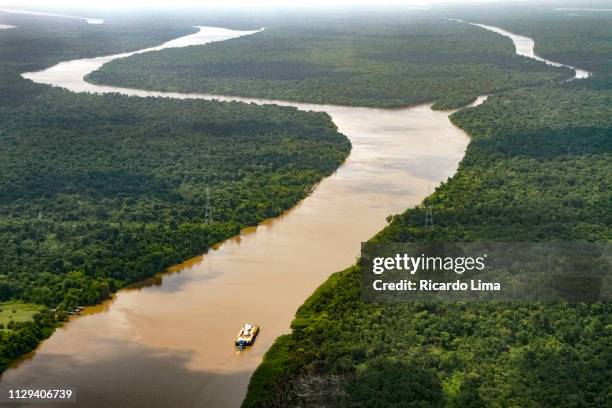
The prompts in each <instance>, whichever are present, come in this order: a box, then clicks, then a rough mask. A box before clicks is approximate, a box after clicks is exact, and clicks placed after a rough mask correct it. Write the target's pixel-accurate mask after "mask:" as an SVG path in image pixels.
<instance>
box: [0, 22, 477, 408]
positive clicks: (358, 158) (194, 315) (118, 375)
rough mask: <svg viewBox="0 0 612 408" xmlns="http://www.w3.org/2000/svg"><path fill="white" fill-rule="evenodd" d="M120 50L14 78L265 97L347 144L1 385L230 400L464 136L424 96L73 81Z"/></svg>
mask: <svg viewBox="0 0 612 408" xmlns="http://www.w3.org/2000/svg"><path fill="white" fill-rule="evenodd" d="M252 34H256V31H249V32H244V31H243V32H238V31H231V30H226V29H219V28H211V27H200V31H199V32H198V33H196V34H192V35H189V36H185V37H182V38H179V39H176V40H173V41H170V42H168V43H166V44H163V45H162V46H159V47H154V48H152V49H148V50H155V49H162V48H168V47H180V46H185V45H195V44H205V43H207V42H211V41H222V40H226V39H230V38H234V37H238V36H241V35H252ZM148 50H143V51H140V52H144V51H148ZM129 55H131V53H126V54H119V55H114V56H108V57H100V58H90V59H81V60H74V61H67V62H62V63H60V64H58V65H56V66H53V67H51V68H49V69H47V70H44V71H41V72H36V73H27V74H24V77H26V78H30V79H32V80H34V81H35V82H39V83H45V84H50V85H54V86H61V87H64V88H67V89H69V90H72V91H75V92H95V93H104V92H120V93H123V94H126V95H137V96H169V97H175V98H199V99H207V100H210V99H217V100H238V101H245V102H254V103H258V104H264V103H278V104H281V105H287V106H294V107H297V108H298V109H302V110H316V111H325V112H327V113H329V115H330V116H331V118H332V119H333V121H334V123H335V124H336V125H337V126H338V128H339V131H340V132H342V133H343V134H345V135H346V136H347V137H348V138H349V139H350V141H351V143H352V145H353V150H352V152H351V154H350V156H349V158H348V159H347V161H346V162H345V163H344V164H343V165H342V166H341V167H340V168H339V169H338V170H337V171H336V172H335V173H334V174H333V175H332V176H330V177H328V178H326V179H324V180H323V181H322V182H321V183H320V184H319V185H318V186H317V188H316V189H315V190H314V192H313V193H312V194H311V195H310V196H308V197H307V198H306V199H304V200H303V201H301V202H300V203H299V204H298V205H296V206H295V207H294V208H292V209H291V210H288V211H286V212H285V213H284V214H283V215H281V216H280V217H277V218H275V219H271V220H268V221H266V222H264V223H262V224H261V225H259V226H258V227H254V228H248V229H246V230H244V231H242V233H241V234H240V235H239V236H237V237H234V238H231V239H228V240H226V241H224V242H222V243H220V244H218V245H217V246H216V247H215V248H213V249H211V250H210V251H208V253H206V254H203V255H202V256H200V257H197V258H195V259H192V260H189V261H188V262H186V263H184V264H182V265H177V266H176V267H174V268H172V269H171V270H170V271H167V272H166V273H162V274H160V275H158V276H157V277H155V278H152V279H150V280H148V281H146V282H142V283H140V284H138V285H134V286H132V287H130V288H126V289H123V290H121V291H119V292H118V293H117V294H116V295H115V297H114V298H113V299H111V300H108V301H106V302H104V303H103V304H102V305H99V306H95V307H89V308H87V309H86V312H85V314H84V315H83V316H77V317H73V318H71V319H70V322H69V323H67V324H65V325H64V326H63V327H62V328H59V329H58V330H57V331H56V332H55V333H54V334H53V335H52V336H51V337H50V338H49V339H48V340H46V341H44V342H43V343H42V344H41V346H40V347H39V348H38V349H37V350H36V351H35V352H34V353H31V354H30V355H28V356H26V357H25V358H23V359H22V360H20V361H18V362H17V363H15V364H14V365H13V366H12V367H11V368H9V369H8V370H7V371H6V372H5V373H4V374H3V375H2V378H1V380H2V383H3V384H15V385H19V386H20V387H24V386H27V385H28V384H42V385H55V386H62V385H65V386H70V387H74V388H75V389H76V396H77V403H76V404H74V403H66V404H65V405H66V406H70V407H74V406H79V407H237V406H239V405H240V403H241V401H242V399H243V398H244V395H245V393H246V388H247V385H248V382H249V378H250V376H251V374H252V373H253V371H254V369H255V368H256V367H257V365H258V364H259V363H260V361H261V359H262V356H263V354H264V353H265V351H266V350H267V349H268V348H269V347H270V345H271V344H272V343H273V342H274V340H275V339H276V338H277V337H278V336H279V335H281V334H283V333H287V332H289V323H290V322H291V320H292V318H293V316H294V314H295V311H296V310H297V308H298V307H299V306H300V305H301V304H302V303H303V302H304V299H305V298H306V297H308V296H309V295H310V294H311V293H312V292H313V291H314V290H315V289H316V288H317V287H318V286H319V285H320V284H321V283H322V282H324V281H325V279H326V278H327V277H328V276H329V275H330V274H332V273H333V272H336V271H339V270H341V269H344V268H346V267H347V266H349V265H351V264H352V263H354V261H355V258H356V257H357V256H358V254H359V248H360V243H361V242H362V241H364V240H367V239H369V238H370V237H371V236H372V235H374V234H375V233H376V232H377V231H379V230H380V229H381V228H382V227H384V226H385V225H386V221H385V218H386V217H387V216H388V215H389V214H394V213H398V212H401V211H403V210H404V209H406V208H408V207H411V206H414V205H416V204H418V203H419V202H420V201H421V200H422V199H423V198H424V197H425V196H426V195H427V193H428V192H430V191H433V189H434V188H435V186H437V185H439V184H440V182H441V181H444V180H446V179H447V178H448V177H449V176H452V175H453V174H454V173H455V171H456V168H457V165H458V163H459V161H460V160H461V158H462V157H463V154H464V151H465V148H466V146H467V143H468V137H467V135H466V134H465V133H464V132H463V131H461V130H459V129H457V128H455V127H454V126H452V125H451V123H450V121H449V119H448V115H449V113H450V112H441V111H432V110H431V109H430V108H429V106H428V105H419V106H414V107H409V108H403V109H371V108H356V107H342V106H329V105H311V104H302V103H294V102H285V101H270V100H262V99H255V98H240V97H223V96H215V95H207V94H180V93H168V92H151V91H141V90H134V89H125V88H118V87H110V86H98V85H93V84H89V83H87V82H85V81H84V80H83V76H84V75H86V74H87V73H89V72H92V71H94V70H96V69H98V68H99V67H100V66H102V65H103V64H104V63H105V62H108V61H110V60H112V59H115V58H122V57H126V56H129ZM484 100H485V97H481V98H479V99H478V100H477V101H476V102H475V104H477V103H480V102H482V101H484ZM213 199H214V197H213ZM213 205H214V203H213ZM245 322H257V323H258V324H260V326H261V328H262V331H261V333H260V335H259V337H258V338H257V341H256V343H255V345H254V346H253V347H252V348H250V349H248V350H246V351H243V352H237V351H236V350H235V349H234V347H233V340H234V338H235V336H236V334H237V332H238V329H239V328H240V327H241V326H242V325H243V324H244V323H245ZM36 405H37V404H36ZM58 405H61V404H55V406H58Z"/></svg>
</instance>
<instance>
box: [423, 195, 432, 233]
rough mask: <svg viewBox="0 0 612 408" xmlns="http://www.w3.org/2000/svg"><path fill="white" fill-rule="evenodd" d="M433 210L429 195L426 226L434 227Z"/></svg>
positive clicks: (426, 207)
mask: <svg viewBox="0 0 612 408" xmlns="http://www.w3.org/2000/svg"><path fill="white" fill-rule="evenodd" d="M433 225H434V224H433V211H432V209H431V205H430V204H429V197H427V198H426V199H425V228H427V227H430V228H433Z"/></svg>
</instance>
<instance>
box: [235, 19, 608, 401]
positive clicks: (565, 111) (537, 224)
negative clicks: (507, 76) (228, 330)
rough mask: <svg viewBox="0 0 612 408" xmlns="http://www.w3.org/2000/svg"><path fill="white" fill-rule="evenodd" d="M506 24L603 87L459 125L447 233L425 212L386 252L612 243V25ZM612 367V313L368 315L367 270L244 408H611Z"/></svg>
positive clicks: (488, 109) (303, 332) (466, 118)
mask: <svg viewBox="0 0 612 408" xmlns="http://www.w3.org/2000/svg"><path fill="white" fill-rule="evenodd" d="M492 14H494V13H489V14H488V15H487V20H486V22H488V23H493V22H495V24H497V25H499V26H501V27H504V28H507V29H509V30H513V31H515V32H517V33H521V34H522V33H524V34H527V35H529V34H531V35H533V36H534V37H535V41H536V44H539V41H540V39H542V42H543V43H544V44H545V45H544V46H542V47H536V50H537V51H538V52H541V54H542V55H543V56H545V57H547V58H557V57H558V59H559V60H560V61H563V62H565V63H569V64H573V65H577V66H581V67H582V66H584V67H585V68H587V69H592V70H593V72H594V74H595V75H594V77H593V78H591V79H588V80H580V81H574V82H569V83H564V84H557V85H553V84H547V85H546V86H538V87H530V88H524V89H518V90H514V91H510V92H504V93H500V94H498V95H494V96H492V97H490V99H489V100H488V101H487V102H486V103H484V104H483V105H481V106H479V107H476V108H471V109H464V110H461V111H459V112H457V113H455V114H453V115H452V116H451V120H452V121H453V123H454V124H456V125H457V126H459V127H461V128H463V129H465V130H466V131H467V132H468V133H469V135H470V136H471V143H470V144H469V146H468V149H467V152H466V155H465V158H464V159H463V161H462V162H461V164H460V167H459V170H458V172H457V174H456V175H455V176H454V177H452V178H451V179H449V180H448V182H446V183H443V184H442V185H441V186H440V187H439V188H438V189H436V191H435V193H433V194H432V195H431V196H430V197H429V198H428V200H429V203H431V205H432V207H433V214H434V219H435V226H434V227H433V229H432V228H424V227H423V224H424V220H425V208H424V207H423V206H418V207H416V208H411V209H409V210H407V211H406V212H405V213H403V214H399V215H394V216H392V217H390V218H389V220H390V224H389V225H388V226H387V227H386V228H385V229H384V230H382V231H381V232H380V233H379V234H377V235H376V236H375V237H373V238H372V240H373V241H379V242H390V241H429V240H442V241H478V240H494V241H545V240H586V241H607V242H610V241H612V227H611V226H612V212H611V211H610V209H612V193H611V192H612V108H611V107H612V86H611V85H612V82H611V81H610V78H611V76H612V70H611V69H610V61H611V59H610V56H611V55H612V48H611V47H612V14H607V17H606V18H604V17H602V16H601V14H599V13H595V14H594V15H592V14H591V15H589V16H587V17H583V18H581V19H573V20H572V19H571V18H570V17H568V16H567V15H566V14H558V13H557V14H554V13H550V12H549V13H542V14H539V13H537V12H536V11H534V10H531V12H530V13H524V14H523V13H521V14H520V17H521V18H517V16H516V15H513V14H511V13H509V12H508V10H504V11H503V13H502V12H500V11H499V10H498V12H497V14H496V16H495V19H493V17H492V16H491V15H492ZM591 16H592V17H591ZM462 17H463V18H466V17H467V18H471V19H472V21H474V19H477V18H483V19H484V18H485V17H484V16H482V15H463V16H462ZM513 17H514V18H513ZM522 28H524V31H522ZM578 45H580V47H579V46H578ZM566 46H567V47H568V48H569V49H571V50H572V52H570V53H568V54H565V53H564V49H565V47H566ZM583 62H584V63H586V65H583ZM611 356H612V305H610V304H604V303H593V304H568V303H552V304H551V303H547V304H544V303H537V302H524V303H495V302H488V303H456V304H442V303H433V302H430V303H423V302H418V303H417V302H414V303H405V304H376V303H365V302H363V301H362V300H361V297H360V271H359V267H358V266H353V267H351V268H348V269H347V270H345V271H342V272H338V273H337V274H335V275H333V276H332V277H331V278H330V279H329V280H328V281H327V282H325V283H324V284H323V285H322V286H321V287H320V288H319V289H318V290H317V291H316V292H315V293H314V294H313V295H312V296H311V297H310V298H309V299H308V300H307V301H306V302H305V303H304V305H303V306H302V307H301V308H300V309H299V310H298V312H297V315H296V318H295V320H294V321H293V323H292V333H291V334H290V335H285V336H282V337H280V338H278V339H277V341H276V343H275V344H274V346H273V347H272V348H271V349H270V350H269V351H268V353H267V354H266V356H265V357H264V361H263V363H262V364H261V365H260V366H259V368H258V369H257V371H256V372H255V374H254V375H253V377H252V379H251V383H250V385H249V391H248V395H247V398H246V400H245V401H244V403H243V407H264V406H265V407H286V406H334V407H452V408H454V407H457V408H459V407H461V408H464V407H491V406H501V407H503V406H516V407H604V406H609V402H610V392H611V388H610V384H611V379H612V365H611V364H610V357H611Z"/></svg>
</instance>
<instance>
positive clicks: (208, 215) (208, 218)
mask: <svg viewBox="0 0 612 408" xmlns="http://www.w3.org/2000/svg"><path fill="white" fill-rule="evenodd" d="M204 219H205V221H204V222H206V224H209V225H210V224H212V223H213V208H212V204H211V203H210V188H208V187H206V210H205V212H204Z"/></svg>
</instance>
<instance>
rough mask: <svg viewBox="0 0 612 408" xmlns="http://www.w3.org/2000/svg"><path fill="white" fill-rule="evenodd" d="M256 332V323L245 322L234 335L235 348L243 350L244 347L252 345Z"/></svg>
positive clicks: (257, 331) (257, 329)
mask: <svg viewBox="0 0 612 408" xmlns="http://www.w3.org/2000/svg"><path fill="white" fill-rule="evenodd" d="M258 333H259V326H258V325H256V324H250V323H246V324H245V325H244V326H242V329H240V331H239V332H238V336H236V342H235V344H236V348H237V349H238V350H244V349H245V348H247V347H249V346H252V345H253V343H254V342H255V338H256V337H257V334H258Z"/></svg>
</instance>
